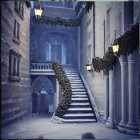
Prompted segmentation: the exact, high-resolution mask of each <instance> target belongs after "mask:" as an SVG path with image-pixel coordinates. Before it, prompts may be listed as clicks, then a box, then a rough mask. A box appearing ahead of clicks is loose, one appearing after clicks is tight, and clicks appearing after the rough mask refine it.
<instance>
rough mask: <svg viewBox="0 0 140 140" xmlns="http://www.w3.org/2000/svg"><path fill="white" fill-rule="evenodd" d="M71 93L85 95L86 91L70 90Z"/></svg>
mask: <svg viewBox="0 0 140 140" xmlns="http://www.w3.org/2000/svg"><path fill="white" fill-rule="evenodd" d="M72 94H73V95H85V94H86V95H87V92H85V91H81V92H78V91H72Z"/></svg>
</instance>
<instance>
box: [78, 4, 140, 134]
mask: <svg viewBox="0 0 140 140" xmlns="http://www.w3.org/2000/svg"><path fill="white" fill-rule="evenodd" d="M101 9H102V10H101ZM138 9H139V8H138V2H95V4H94V6H93V7H92V9H91V10H90V12H89V13H88V14H86V13H85V14H83V16H82V18H81V24H80V27H79V30H78V32H79V34H78V35H79V38H78V39H79V40H78V45H79V46H78V54H79V55H78V68H79V71H80V73H81V76H82V77H83V80H84V83H85V85H87V89H88V91H89V95H90V97H91V98H90V99H91V101H92V104H93V107H94V108H95V110H97V112H98V113H97V117H98V118H99V120H101V121H102V122H103V123H105V124H106V126H107V127H111V128H114V127H116V126H118V130H119V131H121V132H124V133H130V134H135V133H138V120H139V119H138V118H139V111H138V110H139V109H138V108H139V101H138V98H139V93H138V89H139V88H138V78H136V77H139V76H138V58H139V57H138V50H136V51H135V52H134V54H133V57H134V56H135V58H131V59H134V60H132V61H134V65H135V67H136V69H135V70H136V71H135V73H130V71H131V68H132V67H131V68H130V67H129V66H130V65H131V64H130V63H131V60H130V61H129V57H130V56H125V57H126V58H125V60H122V58H121V57H124V56H121V57H120V58H118V60H117V64H116V65H115V67H114V71H112V72H109V73H103V72H100V73H97V72H95V71H94V70H92V71H90V72H89V71H87V70H86V67H85V65H86V64H87V63H88V61H89V63H92V58H93V57H103V56H104V54H105V51H106V50H107V48H108V47H109V46H110V45H111V44H113V42H114V39H115V35H114V30H116V31H117V37H119V36H120V35H121V34H123V33H124V32H125V31H126V30H127V29H128V28H129V27H130V25H131V24H134V23H136V22H138V20H139V13H138ZM128 13H129V14H128ZM124 63H125V64H126V65H125V71H123V70H124V69H123V68H122V67H123V66H124V65H123V64H124ZM93 69H94V68H93ZM123 72H124V73H125V75H123ZM135 74H136V75H137V76H136V77H135ZM123 76H124V77H123ZM131 76H132V77H134V79H133V80H134V81H135V82H136V84H135V86H134V87H133V91H135V90H136V92H135V93H134V92H133V93H131V92H130V88H128V87H130V86H131V84H132V83H131V81H129V80H130V79H131ZM122 77H123V78H125V85H122V83H123V82H124V81H122V79H123V78H122ZM128 81H129V82H128ZM122 88H123V89H124V88H125V89H126V90H125V94H126V95H125V97H123V95H122V94H123V93H122ZM131 90H132V89H131ZM130 94H135V98H134V99H133V101H134V102H135V108H136V110H134V112H132V110H131V107H130V106H131V105H130V104H131V99H130V97H131V95H130ZM128 96H130V97H128ZM111 99H112V100H111ZM123 99H124V100H123ZM122 100H123V101H122ZM124 104H125V105H124ZM124 106H125V111H124V110H123V109H124V108H123V107H124ZM123 112H124V113H123ZM128 112H129V113H128ZM131 113H132V114H133V115H132V114H131ZM124 114H125V117H126V116H127V117H126V118H125V122H123V125H121V124H120V122H122V117H123V116H124ZM130 114H131V115H132V118H133V119H134V118H135V119H134V120H135V121H134V122H133V123H134V126H135V127H134V128H133V127H129V126H128V127H127V123H128V124H129V119H130V118H131V117H130V116H129V115H130ZM110 115H111V118H110ZM132 118H131V119H132ZM110 119H111V123H110ZM125 126H126V128H125ZM136 128H137V130H136ZM130 129H131V130H130ZM135 130H136V131H137V132H136V131H135Z"/></svg>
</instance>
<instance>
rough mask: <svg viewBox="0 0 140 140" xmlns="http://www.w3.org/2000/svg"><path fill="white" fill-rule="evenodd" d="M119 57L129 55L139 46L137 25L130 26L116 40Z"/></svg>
mask: <svg viewBox="0 0 140 140" xmlns="http://www.w3.org/2000/svg"><path fill="white" fill-rule="evenodd" d="M117 41H118V44H119V52H118V56H120V55H129V54H130V53H133V51H134V50H135V49H136V48H137V47H138V44H139V23H136V24H135V25H131V26H130V28H129V29H128V30H127V31H126V32H125V33H124V34H123V35H121V36H120V37H119V38H118V39H117Z"/></svg>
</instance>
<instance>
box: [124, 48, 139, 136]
mask: <svg viewBox="0 0 140 140" xmlns="http://www.w3.org/2000/svg"><path fill="white" fill-rule="evenodd" d="M137 52H138V51H137ZM137 76H138V75H137V67H136V51H135V52H134V53H133V54H130V55H129V56H128V83H129V86H128V93H129V96H128V111H129V114H128V123H127V125H126V133H128V134H134V135H138V134H139V125H138V121H137V111H139V110H137V100H138V94H137V88H138V87H137Z"/></svg>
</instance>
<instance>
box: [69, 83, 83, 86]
mask: <svg viewBox="0 0 140 140" xmlns="http://www.w3.org/2000/svg"><path fill="white" fill-rule="evenodd" d="M71 86H84V84H83V83H82V84H78V83H75V84H71Z"/></svg>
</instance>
